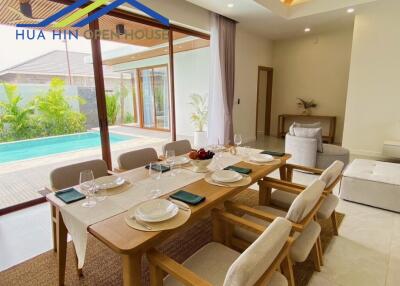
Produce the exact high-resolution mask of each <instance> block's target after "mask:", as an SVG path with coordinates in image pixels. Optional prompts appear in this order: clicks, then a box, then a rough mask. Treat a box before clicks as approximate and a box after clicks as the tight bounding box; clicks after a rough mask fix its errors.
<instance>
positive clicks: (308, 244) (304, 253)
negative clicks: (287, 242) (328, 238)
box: [290, 221, 321, 262]
mask: <svg viewBox="0 0 400 286" xmlns="http://www.w3.org/2000/svg"><path fill="white" fill-rule="evenodd" d="M320 233H321V226H320V225H319V223H317V222H315V221H311V222H310V223H309V224H308V225H307V227H306V228H305V229H304V230H303V232H301V234H299V233H298V232H297V233H296V234H295V238H296V239H295V241H294V242H293V245H292V248H291V251H290V256H291V257H292V260H293V261H295V262H304V261H305V260H306V259H307V257H308V255H309V254H310V251H311V249H312V247H313V245H314V244H315V242H316V241H317V238H318V236H319V234H320Z"/></svg>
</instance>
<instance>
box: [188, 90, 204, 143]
mask: <svg viewBox="0 0 400 286" xmlns="http://www.w3.org/2000/svg"><path fill="white" fill-rule="evenodd" d="M190 99H191V101H190V102H189V104H190V105H191V106H193V108H194V112H193V113H192V115H191V117H190V118H191V120H192V123H193V125H194V127H195V131H194V146H196V147H204V146H206V145H207V132H206V131H205V126H206V124H207V116H208V109H207V107H208V106H207V98H206V97H205V96H201V95H200V94H192V95H191V96H190Z"/></svg>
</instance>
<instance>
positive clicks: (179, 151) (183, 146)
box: [162, 140, 193, 156]
mask: <svg viewBox="0 0 400 286" xmlns="http://www.w3.org/2000/svg"><path fill="white" fill-rule="evenodd" d="M167 150H173V151H175V156H180V155H184V154H187V153H189V152H190V151H192V150H193V149H192V146H191V144H190V141H189V140H179V141H174V142H170V143H167V144H165V145H164V146H163V147H162V152H163V155H164V156H165V155H166V152H167Z"/></svg>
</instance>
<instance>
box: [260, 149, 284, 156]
mask: <svg viewBox="0 0 400 286" xmlns="http://www.w3.org/2000/svg"><path fill="white" fill-rule="evenodd" d="M261 154H267V155H271V156H274V157H283V156H285V153H284V152H276V151H268V150H266V151H262V152H261Z"/></svg>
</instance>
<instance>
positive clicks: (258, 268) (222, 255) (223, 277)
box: [164, 218, 291, 286]
mask: <svg viewBox="0 0 400 286" xmlns="http://www.w3.org/2000/svg"><path fill="white" fill-rule="evenodd" d="M290 230H291V223H290V222H289V221H288V220H286V219H284V218H278V219H276V220H275V221H274V222H273V223H272V224H271V225H270V226H269V227H268V229H266V231H265V232H264V233H262V234H261V235H260V236H259V237H258V238H257V239H256V241H254V243H253V244H252V245H251V246H250V247H249V248H247V249H246V250H245V251H244V252H243V253H242V254H240V253H239V252H237V251H235V250H232V249H230V248H228V247H226V246H224V245H222V244H220V243H216V242H211V243H209V244H207V245H205V246H204V247H202V248H201V249H200V250H198V251H197V252H196V253H195V254H193V255H192V256H191V257H189V258H188V259H187V260H186V261H185V262H184V263H183V265H184V266H185V267H186V268H188V269H190V270H191V271H193V272H194V273H196V274H197V275H199V276H200V277H201V278H203V279H204V280H207V281H208V282H210V283H211V284H212V285H216V286H218V285H221V286H222V285H225V286H251V285H254V284H255V283H256V282H257V281H258V280H259V279H260V278H261V276H262V275H263V274H264V273H265V271H267V270H268V268H269V267H270V265H271V264H272V262H273V261H274V260H275V258H276V256H277V255H278V254H279V252H280V251H281V250H282V247H283V246H284V244H285V243H286V241H287V239H288V237H289V234H290ZM164 285H168V286H172V285H183V284H181V283H180V282H178V281H177V280H176V279H175V278H174V277H172V276H171V275H168V276H167V277H166V278H165V279H164ZM269 285H274V286H275V285H276V286H281V285H282V286H285V285H287V280H286V278H285V277H284V276H283V275H282V274H280V273H275V274H273V276H272V279H271V282H270V283H269Z"/></svg>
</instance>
